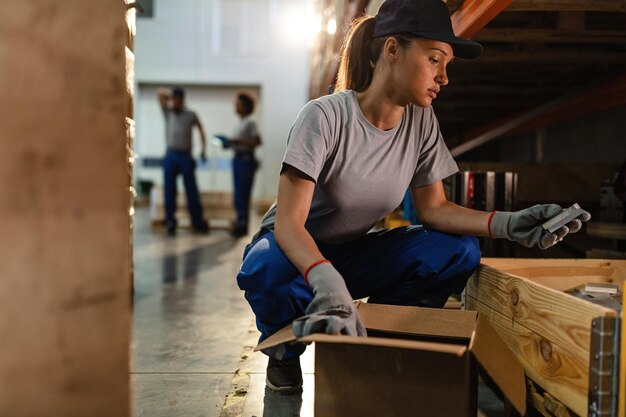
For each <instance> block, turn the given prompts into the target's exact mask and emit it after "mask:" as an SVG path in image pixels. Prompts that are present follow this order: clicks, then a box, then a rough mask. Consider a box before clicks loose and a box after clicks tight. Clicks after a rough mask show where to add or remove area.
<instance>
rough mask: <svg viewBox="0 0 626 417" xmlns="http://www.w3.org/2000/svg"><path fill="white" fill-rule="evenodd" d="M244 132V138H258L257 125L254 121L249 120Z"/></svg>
mask: <svg viewBox="0 0 626 417" xmlns="http://www.w3.org/2000/svg"><path fill="white" fill-rule="evenodd" d="M243 131H244V137H246V138H253V137H255V136H258V131H257V128H256V123H255V122H254V120H248V121H247V122H246V126H245V128H244V130H243Z"/></svg>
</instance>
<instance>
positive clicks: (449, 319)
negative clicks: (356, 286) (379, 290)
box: [357, 303, 477, 340]
mask: <svg viewBox="0 0 626 417" xmlns="http://www.w3.org/2000/svg"><path fill="white" fill-rule="evenodd" d="M357 309H358V311H359V314H360V316H361V319H362V320H363V323H364V324H365V327H366V328H367V329H368V330H379V331H384V332H389V333H398V334H411V335H420V336H435V337H441V338H446V337H447V338H465V339H468V340H469V339H470V338H471V337H472V333H473V332H474V327H475V326H476V315H477V313H476V312H475V311H463V310H446V309H438V308H424V307H405V306H391V305H382V304H370V303H359V304H357Z"/></svg>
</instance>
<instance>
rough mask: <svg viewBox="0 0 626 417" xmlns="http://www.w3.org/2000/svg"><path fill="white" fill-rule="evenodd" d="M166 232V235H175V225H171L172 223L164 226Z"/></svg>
mask: <svg viewBox="0 0 626 417" xmlns="http://www.w3.org/2000/svg"><path fill="white" fill-rule="evenodd" d="M166 232H167V235H168V236H176V226H173V225H168V226H166Z"/></svg>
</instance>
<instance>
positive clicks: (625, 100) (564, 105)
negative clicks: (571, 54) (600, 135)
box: [450, 55, 626, 157]
mask: <svg viewBox="0 0 626 417" xmlns="http://www.w3.org/2000/svg"><path fill="white" fill-rule="evenodd" d="M578 59H579V60H580V55H579V57H578ZM623 104H626V74H623V75H620V76H619V77H616V78H615V79H613V80H611V81H609V82H605V83H603V84H599V85H598V84H594V85H592V86H588V87H586V88H583V89H581V90H578V91H574V92H572V93H570V94H566V95H565V96H563V97H560V98H558V99H556V100H554V101H552V102H550V103H547V104H543V105H541V106H539V107H537V108H535V109H532V110H529V111H527V112H524V113H522V114H520V115H516V116H512V117H509V118H506V119H503V120H500V121H497V122H495V123H493V124H490V125H489V126H485V127H483V128H480V129H477V130H475V131H474V132H468V135H467V137H468V138H469V139H468V140H466V141H465V142H463V143H462V144H460V145H458V146H456V147H454V148H452V149H451V150H450V152H451V153H452V156H454V157H457V156H459V155H462V154H463V153H465V152H467V151H470V150H472V149H474V148H476V147H478V146H480V145H483V144H485V143H487V142H489V141H491V140H494V139H497V138H499V137H501V136H503V135H505V134H511V133H514V132H517V133H519V132H522V131H524V130H526V129H530V128H534V127H540V126H546V125H549V124H552V123H557V122H559V121H563V120H567V119H570V118H572V117H576V116H580V115H582V114H585V113H589V112H591V111H599V110H603V109H608V108H611V107H615V106H619V105H623Z"/></svg>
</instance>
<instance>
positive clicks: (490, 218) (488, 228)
mask: <svg viewBox="0 0 626 417" xmlns="http://www.w3.org/2000/svg"><path fill="white" fill-rule="evenodd" d="M494 214H496V211H492V212H491V214H490V215H489V221H487V233H489V237H490V238H492V239H493V235H492V234H491V220H493V216H494Z"/></svg>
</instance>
